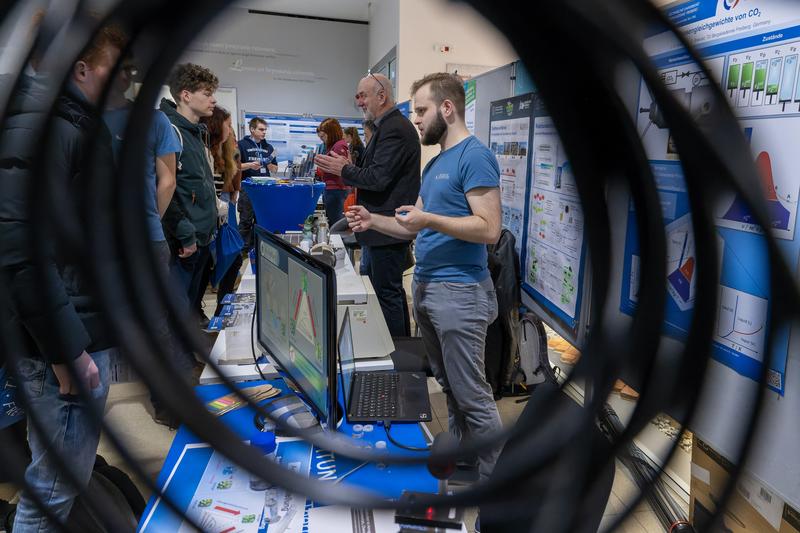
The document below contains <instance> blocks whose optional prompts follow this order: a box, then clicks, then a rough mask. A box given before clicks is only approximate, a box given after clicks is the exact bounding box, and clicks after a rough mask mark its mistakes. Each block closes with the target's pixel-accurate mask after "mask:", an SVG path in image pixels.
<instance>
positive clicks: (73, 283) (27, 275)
mask: <svg viewBox="0 0 800 533" xmlns="http://www.w3.org/2000/svg"><path fill="white" fill-rule="evenodd" d="M126 43H127V36H126V35H125V33H124V32H123V31H122V30H121V29H120V28H118V27H115V26H105V27H103V28H100V29H99V30H98V32H97V33H96V34H95V37H94V39H93V40H92V42H91V43H90V44H89V45H88V46H87V47H86V48H85V49H84V50H83V51H82V52H81V55H80V57H78V59H77V60H76V61H75V63H74V64H72V66H71V67H70V69H69V74H68V78H67V80H66V83H65V84H64V87H63V89H62V92H61V94H60V96H59V97H58V98H57V100H56V101H55V102H54V103H53V105H54V109H53V111H54V114H53V115H52V117H51V118H50V121H49V123H48V124H47V125H46V128H45V127H44V125H41V126H40V125H39V123H40V121H41V117H42V112H43V110H46V109H49V106H50V104H51V103H52V102H49V99H48V95H49V93H50V90H51V89H52V85H48V83H55V80H53V79H52V77H50V79H49V81H48V73H47V72H42V71H39V70H37V71H36V72H35V73H32V74H31V75H28V74H26V75H25V79H22V80H20V87H21V89H20V90H21V91H22V92H23V95H24V96H23V100H21V101H20V107H21V108H22V109H25V110H29V113H26V112H21V113H19V114H18V115H17V116H16V117H14V118H15V119H16V122H15V123H14V128H15V129H14V131H13V134H14V138H15V139H16V140H21V139H24V135H26V134H27V135H35V134H36V133H39V134H42V133H44V134H45V138H42V139H41V143H39V144H37V147H38V148H39V152H40V153H36V154H34V153H20V152H17V151H15V152H13V153H8V151H7V150H3V151H2V153H1V154H0V160H2V163H3V164H2V165H0V176H1V177H2V179H3V183H4V184H5V185H4V186H3V187H2V188H0V205H1V206H2V211H3V216H2V217H0V276H2V279H0V282H2V284H3V287H5V289H6V290H5V291H3V292H4V293H8V294H7V295H4V296H2V304H3V310H2V314H3V318H4V328H5V330H4V336H5V335H8V337H5V338H17V339H19V341H20V342H19V349H18V350H15V351H16V355H17V357H16V358H15V360H14V362H16V363H17V364H16V369H15V370H16V374H17V377H18V378H19V383H18V386H19V390H20V392H21V393H22V394H23V395H24V396H25V398H26V400H27V401H26V404H25V409H26V410H27V414H28V417H29V418H32V416H33V414H34V413H35V418H36V420H38V422H39V424H40V426H35V425H34V424H29V426H28V427H29V431H28V443H29V445H30V449H31V455H32V461H31V463H30V464H29V465H28V466H27V468H26V470H25V481H26V484H27V489H26V490H25V491H23V492H22V495H21V497H20V500H19V505H18V506H17V513H16V517H15V519H14V525H13V530H14V531H15V532H16V533H29V532H37V533H38V532H43V531H60V530H61V529H62V528H60V527H59V526H58V524H57V523H54V522H53V520H51V519H50V518H49V517H48V516H47V515H45V513H44V512H43V511H42V510H41V509H40V508H39V506H38V505H37V504H36V503H35V502H34V500H33V497H32V496H33V495H34V494H35V495H36V497H37V498H38V500H39V501H40V502H42V503H43V504H44V506H45V507H46V508H47V510H48V511H49V512H50V513H52V515H53V516H54V518H55V519H56V520H58V521H60V522H64V521H66V520H67V517H68V516H69V513H70V510H71V509H72V506H73V503H74V501H75V498H76V496H77V495H78V493H79V492H80V491H82V490H85V489H86V487H87V486H88V484H89V479H90V477H91V474H92V468H93V467H94V463H95V458H96V453H97V445H98V443H99V440H100V423H99V420H97V418H96V417H95V415H94V413H95V412H96V411H98V410H99V412H103V409H104V406H105V403H106V398H107V396H108V389H109V385H110V375H109V374H110V360H111V358H112V357H113V356H114V354H115V352H116V348H115V346H116V345H117V342H116V339H115V338H114V336H113V332H112V330H111V328H110V327H109V326H108V320H107V318H106V316H105V313H104V311H103V308H102V306H101V305H100V304H99V302H97V301H96V299H95V297H94V296H93V291H91V290H90V288H91V287H92V286H93V283H92V282H93V280H92V279H91V278H89V277H88V276H87V275H86V273H85V271H84V269H83V268H82V267H81V265H80V262H79V261H78V259H80V260H81V261H84V260H91V261H94V262H95V265H96V266H97V267H98V268H104V267H105V265H107V264H109V263H111V262H112V261H113V259H112V258H111V257H110V256H109V250H105V249H101V250H94V249H93V250H92V251H91V253H92V257H85V256H81V257H77V255H78V254H80V253H84V252H85V253H89V250H88V249H87V248H88V247H85V246H80V247H78V249H75V247H69V248H68V247H67V246H68V245H67V243H66V242H63V241H62V242H45V243H38V244H40V245H42V248H41V249H42V250H43V255H41V256H40V257H36V256H34V255H31V250H32V248H33V246H32V244H31V242H30V239H31V238H32V236H33V235H35V234H36V233H35V232H34V229H33V225H34V224H45V225H48V226H53V225H58V224H63V223H64V220H63V218H64V217H65V215H61V216H60V217H59V214H58V213H57V212H54V211H53V210H52V202H53V201H56V200H52V199H48V198H49V197H48V195H46V194H45V195H43V196H38V197H37V201H43V200H46V201H48V203H49V205H48V206H44V207H43V208H42V209H41V210H40V212H43V213H45V214H46V217H47V218H46V219H45V220H34V219H32V218H31V216H30V214H31V210H30V209H29V208H30V203H29V201H30V200H29V195H28V185H29V181H30V180H33V179H35V180H36V183H37V184H38V185H39V186H43V187H52V188H53V189H54V190H58V191H60V193H59V194H61V197H59V198H58V200H57V201H58V202H59V203H60V204H61V205H62V207H64V208H67V209H69V210H76V214H77V215H78V216H77V217H76V218H73V220H75V223H76V224H77V225H76V226H75V231H80V232H81V233H82V234H83V235H88V234H89V233H90V231H91V230H90V229H89V228H88V225H89V224H91V221H92V213H91V212H89V211H88V203H87V201H86V198H87V194H88V192H89V183H88V179H89V178H88V176H89V175H94V176H95V177H96V178H98V179H104V180H108V181H113V180H114V176H115V170H114V156H113V153H112V148H111V134H110V133H109V131H108V128H106V127H105V125H104V124H103V123H102V121H99V120H98V117H99V113H100V112H101V111H102V110H100V109H98V104H99V101H100V98H101V96H102V95H103V91H104V88H105V87H106V86H107V84H108V81H109V77H110V75H111V72H112V71H113V68H114V65H115V64H116V63H117V60H118V58H119V56H120V52H121V51H122V50H124V49H125V48H126V46H127V44H126ZM4 126H6V127H8V124H4ZM7 133H9V131H8V130H4V132H3V135H4V136H5V135H6V134H7ZM4 140H7V139H6V138H5V137H4ZM9 144H11V143H5V144H4V145H3V146H4V147H5V148H8V147H9ZM11 145H12V146H15V147H19V146H25V143H19V144H18V143H16V142H15V143H13V144H11ZM90 147H91V152H90V151H89V148H90ZM44 155H46V156H47V164H46V165H43V166H42V168H43V169H44V173H45V174H44V175H37V176H35V177H34V176H32V175H31V169H32V168H35V167H36V164H35V158H37V157H42V156H44ZM12 183H13V184H15V185H14V186H13V187H12V186H10V185H11V184H12ZM66 216H68V215H66ZM69 218H72V217H69ZM43 294H47V295H48V297H46V298H43V297H42V295H43ZM121 304H122V303H121ZM11 332H13V333H11ZM4 355H5V354H4ZM10 361H11V360H10ZM70 367H71V368H70ZM83 393H86V394H88V395H89V397H90V398H86V396H85V395H84V394H83ZM87 400H88V401H87ZM41 426H43V430H44V431H43V432H40V431H37V430H36V429H35V427H41ZM57 458H62V459H63V458H68V461H67V463H66V466H67V467H68V468H69V469H70V471H71V474H72V475H73V476H74V479H75V480H76V481H77V486H76V485H73V484H72V483H71V482H70V481H69V480H68V479H67V478H66V477H65V474H64V472H63V471H61V469H60V468H59V467H58V463H60V462H61V459H57Z"/></svg>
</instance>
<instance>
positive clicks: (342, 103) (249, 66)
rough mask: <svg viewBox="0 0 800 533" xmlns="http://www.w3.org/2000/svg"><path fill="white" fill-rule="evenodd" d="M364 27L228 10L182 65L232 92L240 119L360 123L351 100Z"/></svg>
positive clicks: (361, 61) (360, 69)
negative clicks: (254, 114)
mask: <svg viewBox="0 0 800 533" xmlns="http://www.w3.org/2000/svg"><path fill="white" fill-rule="evenodd" d="M368 28H369V27H368V26H367V25H366V24H352V23H344V22H330V21H320V20H308V19H300V18H290V17H282V16H271V15H261V14H249V13H248V12H247V10H246V9H241V8H230V9H229V10H226V11H225V12H224V14H223V15H221V16H220V18H219V19H218V20H216V21H214V22H213V23H212V25H211V26H209V28H208V29H207V30H206V31H205V32H203V33H202V34H201V35H200V36H199V37H198V38H197V39H196V40H195V42H194V43H193V44H192V45H190V47H189V49H188V50H187V52H186V53H185V54H184V57H183V58H182V60H181V61H192V62H195V63H198V64H200V65H203V66H205V67H208V68H210V69H211V70H212V71H213V72H214V73H215V74H216V75H217V76H218V77H219V79H220V85H222V86H226V87H236V88H237V90H238V100H239V111H240V112H241V111H242V110H248V111H266V112H283V113H314V114H319V115H336V116H360V111H359V110H358V109H357V108H356V107H355V104H354V101H353V94H355V93H354V91H355V87H356V85H357V84H358V80H359V79H360V78H361V76H363V75H364V72H365V70H366V65H367V48H366V43H367V39H368V33H369V29H368Z"/></svg>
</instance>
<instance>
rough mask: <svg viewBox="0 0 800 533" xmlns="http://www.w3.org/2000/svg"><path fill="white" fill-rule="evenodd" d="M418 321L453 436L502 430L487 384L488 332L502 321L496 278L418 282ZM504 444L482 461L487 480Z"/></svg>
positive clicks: (481, 472)
mask: <svg viewBox="0 0 800 533" xmlns="http://www.w3.org/2000/svg"><path fill="white" fill-rule="evenodd" d="M412 291H413V293H414V318H415V320H416V321H417V325H419V328H420V330H421V332H422V342H423V344H424V345H425V351H426V352H427V354H428V361H429V362H430V364H431V370H432V371H433V376H434V377H435V378H436V381H438V382H439V385H441V386H442V390H443V391H444V393H445V396H446V398H447V413H448V430H449V432H450V434H451V435H453V436H454V437H455V438H457V439H459V440H461V439H462V438H469V436H470V435H472V436H480V437H490V436H493V435H497V434H498V433H499V432H500V431H501V430H502V423H501V422H500V414H499V413H498V411H497V404H496V403H495V401H494V396H493V395H492V387H491V386H490V385H489V383H488V382H487V381H486V370H485V367H484V348H485V346H486V330H487V329H488V327H489V324H491V323H492V322H494V320H495V319H496V318H497V295H496V293H495V289H494V285H493V284H492V279H491V278H486V279H485V280H484V281H481V282H480V283H450V282H438V283H419V282H416V281H415V282H414V284H413V288H412ZM501 450H502V444H499V445H497V446H496V447H494V448H491V449H487V450H484V451H483V452H482V453H480V454H479V455H478V473H479V475H480V478H481V480H485V479H487V478H488V477H489V475H490V474H491V473H492V470H493V469H494V465H495V463H496V462H497V457H498V456H499V455H500V451H501Z"/></svg>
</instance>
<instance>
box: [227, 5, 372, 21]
mask: <svg viewBox="0 0 800 533" xmlns="http://www.w3.org/2000/svg"><path fill="white" fill-rule="evenodd" d="M369 4H370V0H239V1H238V2H236V5H237V6H238V7H244V8H247V9H258V10H260V11H274V12H276V13H287V14H292V15H308V16H313V17H325V18H337V19H347V20H364V21H368V20H369Z"/></svg>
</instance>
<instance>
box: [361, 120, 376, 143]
mask: <svg viewBox="0 0 800 533" xmlns="http://www.w3.org/2000/svg"><path fill="white" fill-rule="evenodd" d="M363 128H364V147H365V149H366V147H367V146H369V143H370V141H371V140H372V135H373V134H374V133H375V121H374V120H369V119H367V120H365V121H364V123H363Z"/></svg>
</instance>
